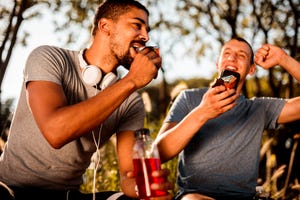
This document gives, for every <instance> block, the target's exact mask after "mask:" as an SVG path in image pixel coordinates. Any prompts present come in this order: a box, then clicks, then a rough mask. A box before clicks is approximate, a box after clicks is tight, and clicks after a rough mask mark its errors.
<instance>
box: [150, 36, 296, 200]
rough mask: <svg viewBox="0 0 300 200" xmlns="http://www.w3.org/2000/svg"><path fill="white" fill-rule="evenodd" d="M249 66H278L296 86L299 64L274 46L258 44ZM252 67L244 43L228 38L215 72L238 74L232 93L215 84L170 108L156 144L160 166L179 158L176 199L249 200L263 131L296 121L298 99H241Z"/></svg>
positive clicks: (191, 91)
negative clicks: (293, 79)
mask: <svg viewBox="0 0 300 200" xmlns="http://www.w3.org/2000/svg"><path fill="white" fill-rule="evenodd" d="M255 62H256V64H258V65H260V66H262V67H264V68H266V69H268V68H270V67H272V66H275V65H277V64H278V65H280V66H282V67H283V68H284V69H285V70H286V71H288V72H289V73H290V74H291V75H292V76H293V77H294V78H295V79H296V80H297V81H298V82H300V63H298V62H297V61H296V60H294V59H293V58H291V57H289V56H288V55H287V54H286V53H285V52H284V51H283V50H282V49H280V48H279V47H276V46H273V45H270V44H266V45H263V46H262V47H261V48H260V49H259V50H258V51H257V54H256V57H255ZM255 67H256V66H255V63H254V55H253V51H252V48H251V46H250V45H249V44H248V42H246V41H245V40H244V39H242V38H234V39H231V40H230V41H228V42H227V43H225V45H224V46H223V48H222V50H221V55H220V57H219V60H218V62H217V68H218V70H219V73H221V72H222V73H223V72H224V71H223V70H224V69H226V70H229V71H230V72H231V74H233V75H235V73H238V75H236V79H239V83H238V85H237V87H236V89H235V88H234V87H233V85H232V84H229V83H230V82H229V83H227V82H226V81H227V79H222V80H219V79H218V80H217V81H216V83H221V85H220V86H216V85H217V84H214V85H212V87H210V88H205V89H188V90H185V91H182V92H181V93H180V94H179V95H178V97H177V98H176V99H175V101H174V103H173V104H172V107H171V108H170V110H169V113H168V116H167V117H166V119H165V121H164V124H163V126H162V128H161V130H160V132H159V134H158V137H157V139H156V143H157V144H158V147H159V150H160V154H161V159H162V161H164V162H165V161H167V160H170V159H172V158H173V157H174V156H176V155H178V154H179V157H178V159H179V162H178V177H177V184H178V188H179V193H178V196H177V199H222V200H224V199H228V200H229V199H230V200H237V199H241V200H242V199H243V200H245V199H249V200H250V199H253V197H254V195H255V186H256V183H257V178H258V168H259V151H260V146H261V136H262V133H263V131H264V130H265V129H276V128H277V127H278V124H279V123H286V122H291V121H294V120H299V119H300V97H296V98H293V99H286V100H284V99H279V98H262V97H261V98H253V99H246V98H245V97H244V96H243V95H242V94H241V90H242V87H243V84H244V82H245V79H246V76H247V75H248V74H250V75H251V74H253V73H254V72H255ZM233 80H234V79H233ZM222 81H224V82H225V83H224V82H222ZM232 87H233V88H232Z"/></svg>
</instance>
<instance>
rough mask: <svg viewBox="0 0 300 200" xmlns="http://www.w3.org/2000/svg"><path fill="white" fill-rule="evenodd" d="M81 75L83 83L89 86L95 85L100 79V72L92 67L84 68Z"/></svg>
mask: <svg viewBox="0 0 300 200" xmlns="http://www.w3.org/2000/svg"><path fill="white" fill-rule="evenodd" d="M81 74H82V79H83V81H84V82H85V83H86V84H87V85H90V86H94V85H97V84H98V83H99V82H100V80H101V78H102V72H101V70H100V69H99V68H98V67H96V66H94V65H87V66H85V67H84V68H83V69H82V72H81Z"/></svg>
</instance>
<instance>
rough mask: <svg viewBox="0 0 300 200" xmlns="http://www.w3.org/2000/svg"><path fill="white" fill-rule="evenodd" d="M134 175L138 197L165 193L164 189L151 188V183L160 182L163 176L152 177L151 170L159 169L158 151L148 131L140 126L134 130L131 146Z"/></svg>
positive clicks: (144, 199) (145, 199)
mask: <svg viewBox="0 0 300 200" xmlns="http://www.w3.org/2000/svg"><path fill="white" fill-rule="evenodd" d="M133 165H134V176H135V181H136V184H137V192H138V195H139V198H140V199H143V200H147V199H149V198H150V197H157V196H163V195H166V191H162V190H151V188H150V186H151V184H152V183H161V182H163V181H164V178H162V177H160V178H154V177H152V172H153V171H155V170H159V169H161V162H160V158H159V152H158V149H157V147H156V145H154V144H153V141H152V139H151V137H150V131H149V129H147V128H142V129H139V130H136V131H135V144H134V146H133Z"/></svg>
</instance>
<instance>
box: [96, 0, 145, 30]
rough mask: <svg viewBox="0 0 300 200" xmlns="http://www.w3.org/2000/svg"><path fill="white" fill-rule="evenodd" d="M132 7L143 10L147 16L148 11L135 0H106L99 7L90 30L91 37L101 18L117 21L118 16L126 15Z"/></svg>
mask: <svg viewBox="0 0 300 200" xmlns="http://www.w3.org/2000/svg"><path fill="white" fill-rule="evenodd" d="M132 7H135V8H138V9H142V10H144V11H145V12H146V13H147V15H148V16H149V11H148V9H147V8H146V7H145V6H143V5H142V4H141V3H139V2H138V1H135V0H106V1H104V2H103V3H102V4H100V5H99V7H98V9H97V12H96V15H95V18H94V23H93V28H92V35H95V34H96V31H97V28H98V22H99V20H100V19H101V18H107V19H112V20H118V18H119V16H120V15H123V14H124V13H127V12H129V11H130V9H132Z"/></svg>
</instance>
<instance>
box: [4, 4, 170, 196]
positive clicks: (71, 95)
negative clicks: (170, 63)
mask: <svg viewBox="0 0 300 200" xmlns="http://www.w3.org/2000/svg"><path fill="white" fill-rule="evenodd" d="M148 16H149V12H148V10H147V9H146V8H145V7H144V6H143V5H142V4H140V3H139V2H137V1H133V0H124V1H112V0H107V1H105V2H104V3H103V4H101V5H100V6H99V8H98V10H97V13H96V15H95V19H94V27H93V30H92V38H91V39H92V43H91V45H90V46H89V47H87V48H86V49H83V50H81V51H71V50H67V49H62V48H58V47H52V46H46V45H45V46H40V47H38V48H36V49H35V50H33V51H32V52H31V54H30V55H29V57H28V60H27V63H26V66H25V70H24V82H23V86H22V91H21V95H20V98H19V101H18V105H17V108H16V111H15V114H14V118H13V120H12V125H11V130H10V133H9V137H8V141H7V144H6V146H5V149H4V152H3V154H2V155H1V157H0V181H1V182H3V183H4V184H6V185H8V186H9V187H10V188H12V189H13V191H14V193H15V199H16V200H20V199H43V200H45V199H53V200H54V199H55V200H60V199H70V200H72V199H73V198H71V197H72V195H73V192H75V195H73V196H75V197H77V198H78V199H81V200H83V199H86V198H88V199H91V196H90V195H87V196H85V195H84V194H82V193H80V192H79V187H80V185H81V183H82V175H83V174H84V173H85V170H86V169H87V167H88V166H89V165H90V161H91V157H92V155H93V153H94V152H96V150H97V149H98V148H100V147H101V146H102V145H103V144H104V143H105V142H106V141H107V140H108V139H109V138H110V137H111V136H112V135H113V134H116V138H117V154H118V163H119V169H120V175H121V179H120V180H121V188H122V192H124V193H125V195H126V196H127V197H131V198H137V197H138V196H137V193H136V190H135V188H136V183H135V180H134V177H133V175H132V173H129V172H132V171H133V163H132V156H131V155H132V147H133V143H134V131H135V130H136V129H140V128H142V127H143V126H144V117H145V113H144V104H143V101H142V99H141V97H140V95H139V94H138V93H137V90H139V89H140V88H142V87H144V86H146V85H147V84H148V83H150V82H151V81H152V80H153V79H154V78H155V77H156V76H157V73H158V70H159V68H160V67H161V57H160V55H159V54H158V53H157V52H155V51H153V49H152V48H145V45H146V42H147V41H148V40H149V36H148V32H149V30H150V28H149V23H148ZM119 66H124V67H125V68H126V69H127V70H128V73H127V74H126V75H125V76H124V77H123V78H118V75H117V74H116V72H117V68H118V67H119ZM98 159H101V157H98ZM95 170H97V169H95ZM104 170H109V169H104ZM163 172H165V171H164V170H162V173H163ZM164 175H166V173H165V174H164ZM164 175H163V176H164ZM158 176H161V175H158ZM95 178H96V177H95ZM168 185H169V183H168V182H166V184H164V183H162V184H160V186H161V187H162V188H160V189H165V190H167V189H169V188H168ZM95 189H96V188H95ZM1 191H2V190H1V189H0V196H1ZM0 198H1V197H0ZM115 198H116V197H115ZM124 198H125V197H124ZM170 198H171V197H170V195H166V196H165V197H164V199H170ZM96 199H106V197H105V195H104V194H103V193H101V194H100V193H99V195H98V194H97V198H96Z"/></svg>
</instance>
